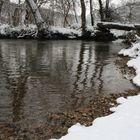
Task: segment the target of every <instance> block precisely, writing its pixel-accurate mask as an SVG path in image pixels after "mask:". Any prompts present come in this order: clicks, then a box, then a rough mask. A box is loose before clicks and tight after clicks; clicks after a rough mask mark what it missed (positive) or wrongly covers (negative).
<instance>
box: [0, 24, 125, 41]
mask: <svg viewBox="0 0 140 140" xmlns="http://www.w3.org/2000/svg"><path fill="white" fill-rule="evenodd" d="M126 34H127V32H124V31H117V30H111V32H101V31H99V30H96V29H94V28H93V27H92V26H87V28H86V34H85V35H84V36H82V31H81V26H80V25H71V26H70V27H67V28H63V27H54V26H51V27H49V35H46V36H45V35H43V36H42V37H43V39H55V40H59V39H61V40H62V39H63V40H66V39H69V40H71V39H77V40H78V39H86V40H95V41H112V40H115V39H117V38H119V37H121V36H125V35H126ZM0 39H39V36H38V30H37V27H36V25H33V24H29V25H27V26H25V25H24V26H17V27H13V26H10V25H8V24H1V25H0Z"/></svg>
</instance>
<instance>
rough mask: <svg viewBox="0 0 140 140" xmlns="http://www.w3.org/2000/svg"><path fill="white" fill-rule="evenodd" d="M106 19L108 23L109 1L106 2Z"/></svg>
mask: <svg viewBox="0 0 140 140" xmlns="http://www.w3.org/2000/svg"><path fill="white" fill-rule="evenodd" d="M105 18H106V19H105V20H106V21H109V0H106V8H105Z"/></svg>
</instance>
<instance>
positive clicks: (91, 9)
mask: <svg viewBox="0 0 140 140" xmlns="http://www.w3.org/2000/svg"><path fill="white" fill-rule="evenodd" d="M90 17H91V25H92V26H94V15H93V1H92V0H90Z"/></svg>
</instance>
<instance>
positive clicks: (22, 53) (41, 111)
mask: <svg viewBox="0 0 140 140" xmlns="http://www.w3.org/2000/svg"><path fill="white" fill-rule="evenodd" d="M123 47H124V45H123V44H122V43H120V42H114V43H106V44H105V43H97V42H87V41H35V40H32V41H29V40H18V41H17V40H15V41H14V40H0V122H18V121H25V120H26V121H27V122H28V123H31V124H33V123H34V122H35V123H36V124H37V123H44V122H46V121H47V120H46V114H47V113H48V112H63V111H66V110H72V109H74V108H78V107H80V106H83V105H85V104H88V102H89V101H90V100H91V99H92V98H91V97H94V96H96V95H98V94H111V93H114V94H116V93H120V92H125V90H127V89H128V88H133V86H132V85H131V83H130V82H129V80H127V79H124V78H123V75H122V73H121V71H120V70H119V68H118V67H117V66H116V65H115V63H114V62H115V60H116V58H117V52H118V51H119V50H120V49H121V48H123Z"/></svg>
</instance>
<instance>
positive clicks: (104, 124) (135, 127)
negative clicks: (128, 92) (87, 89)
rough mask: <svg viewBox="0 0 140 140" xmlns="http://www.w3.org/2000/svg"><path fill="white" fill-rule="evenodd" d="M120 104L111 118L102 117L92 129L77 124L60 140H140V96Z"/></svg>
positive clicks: (113, 109)
mask: <svg viewBox="0 0 140 140" xmlns="http://www.w3.org/2000/svg"><path fill="white" fill-rule="evenodd" d="M117 102H118V103H119V104H120V105H119V106H118V107H114V108H112V109H111V111H113V112H115V113H113V114H111V115H109V116H106V117H101V118H98V119H96V120H95V121H94V122H93V125H92V126H90V127H85V126H81V125H80V124H76V125H74V126H72V127H71V128H70V129H69V130H68V134H67V135H66V136H64V137H62V138H61V139H60V140H87V139H88V140H94V139H95V140H139V139H140V109H139V106H140V95H137V96H133V97H128V98H127V99H125V98H122V97H121V98H119V99H117Z"/></svg>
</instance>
